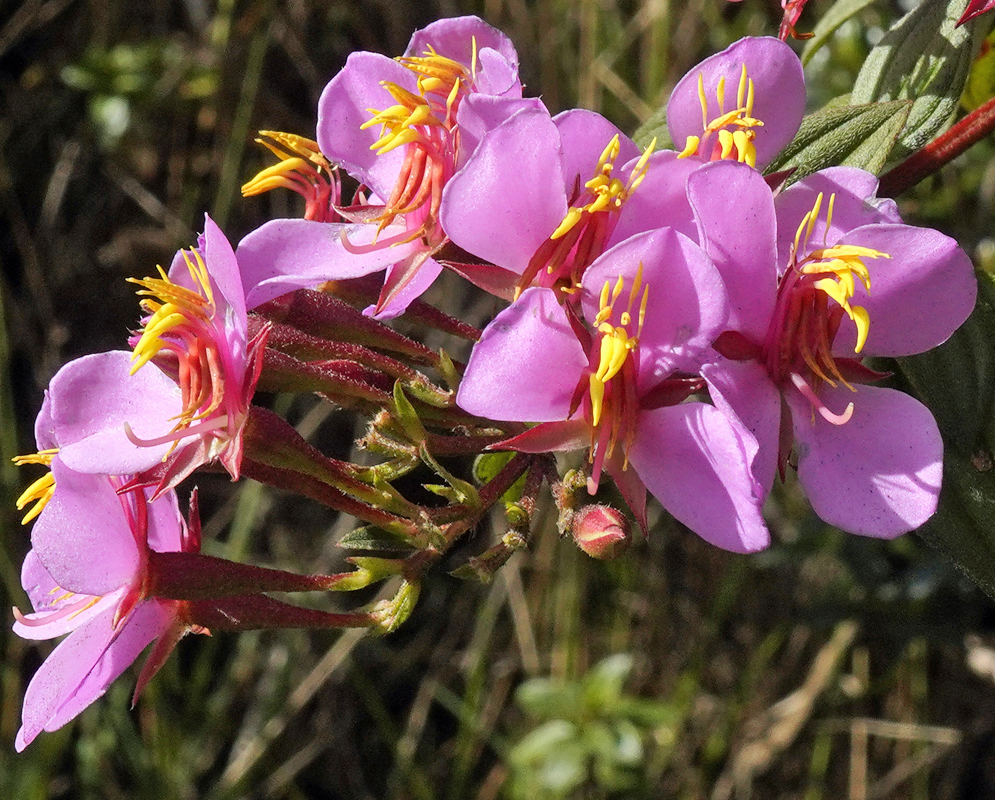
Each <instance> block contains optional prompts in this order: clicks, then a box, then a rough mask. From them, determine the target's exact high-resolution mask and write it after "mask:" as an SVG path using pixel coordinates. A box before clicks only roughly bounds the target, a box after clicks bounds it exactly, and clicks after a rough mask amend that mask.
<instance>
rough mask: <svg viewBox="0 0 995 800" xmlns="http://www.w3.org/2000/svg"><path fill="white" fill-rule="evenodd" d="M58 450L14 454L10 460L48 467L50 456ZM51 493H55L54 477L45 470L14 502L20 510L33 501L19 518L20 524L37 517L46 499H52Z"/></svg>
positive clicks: (16, 462) (18, 464)
mask: <svg viewBox="0 0 995 800" xmlns="http://www.w3.org/2000/svg"><path fill="white" fill-rule="evenodd" d="M58 452H59V450H58V448H54V449H51V450H41V451H39V452H37V453H31V454H30V455H25V456H15V457H14V458H13V459H11V460H12V461H13V462H14V463H15V464H17V466H19V467H21V466H24V465H25V464H42V465H44V466H47V467H50V466H51V465H52V457H53V456H54V455H55V454H56V453H58ZM53 494H55V478H54V477H53V475H52V473H51V472H46V473H45V474H44V475H42V476H41V477H40V478H38V480H36V481H34V482H33V483H32V484H31V485H30V486H29V487H28V488H27V489H25V490H24V491H23V492H22V493H21V496H20V497H18V498H17V500H16V501H15V503H14V505H15V506H16V507H17V510H18V511H22V510H23V509H24V507H25V506H27V505H28V504H29V503H34V505H33V506H32V507H31V508H30V509H29V510H28V512H27V513H26V514H25V515H24V517H23V518H22V519H21V524H22V525H27V524H28V523H29V522H31V520H33V519H34V518H35V517H37V516H38V515H39V514H40V513H41V512H42V511H43V510H44V508H45V506H46V505H48V501H49V500H51V499H52V495H53Z"/></svg>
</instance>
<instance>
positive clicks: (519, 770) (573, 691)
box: [508, 653, 680, 800]
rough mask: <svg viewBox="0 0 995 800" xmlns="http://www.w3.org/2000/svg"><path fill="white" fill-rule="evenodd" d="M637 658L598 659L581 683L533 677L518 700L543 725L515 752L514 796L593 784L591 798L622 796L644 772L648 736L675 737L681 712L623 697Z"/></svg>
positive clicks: (544, 798)
mask: <svg viewBox="0 0 995 800" xmlns="http://www.w3.org/2000/svg"><path fill="white" fill-rule="evenodd" d="M632 665H633V659H632V656H631V655H628V654H624V653H620V654H617V655H614V656H609V657H608V658H605V659H604V660H602V661H600V662H599V663H598V664H596V665H595V666H594V667H593V668H591V670H590V671H589V672H588V673H587V674H586V675H585V676H584V677H582V678H581V679H580V680H577V681H569V682H558V681H554V680H551V679H549V678H533V679H532V680H529V681H526V682H525V683H523V684H522V685H521V686H520V687H519V688H518V691H517V692H516V693H515V699H516V700H517V702H518V705H519V706H520V707H521V708H522V709H523V710H524V711H525V712H526V713H527V714H528V715H529V716H530V717H533V718H534V719H536V720H537V721H538V722H539V724H538V726H537V727H535V728H533V729H532V730H531V731H529V733H527V734H526V735H525V736H523V737H522V738H521V739H520V740H519V741H518V743H517V744H515V746H514V747H513V748H512V749H511V752H510V753H509V755H508V763H509V766H510V767H511V770H512V781H511V784H510V786H509V796H510V797H511V798H515V800H518V799H519V798H520V799H521V800H558V799H559V798H567V797H572V796H576V794H575V793H576V792H578V791H579V790H581V788H582V787H586V789H587V791H588V792H590V793H589V794H585V795H584V796H590V797H608V796H612V795H615V796H618V795H619V793H621V792H629V791H631V790H633V789H634V788H635V787H637V786H638V785H639V784H640V782H641V779H643V777H644V774H643V773H644V770H645V766H644V764H645V760H646V748H645V744H644V743H645V741H646V739H647V737H648V735H649V734H650V733H651V732H652V733H656V734H657V735H659V734H660V733H661V732H666V733H667V738H668V739H669V738H672V736H673V732H674V728H675V727H676V725H677V723H678V722H679V719H680V715H679V713H678V711H677V710H676V708H675V707H674V706H672V705H669V704H666V703H658V702H655V701H652V700H643V699H640V698H636V697H629V696H627V695H625V694H623V688H624V684H625V681H626V678H628V676H629V673H630V672H631V671H632Z"/></svg>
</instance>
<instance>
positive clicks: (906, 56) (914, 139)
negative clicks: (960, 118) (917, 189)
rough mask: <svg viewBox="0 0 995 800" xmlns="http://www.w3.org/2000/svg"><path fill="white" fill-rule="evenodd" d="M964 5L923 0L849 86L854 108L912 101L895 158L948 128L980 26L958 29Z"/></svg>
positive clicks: (889, 34) (888, 35)
mask: <svg viewBox="0 0 995 800" xmlns="http://www.w3.org/2000/svg"><path fill="white" fill-rule="evenodd" d="M966 7H967V0H949V2H946V3H944V2H943V0H927V1H926V2H922V3H920V4H919V5H918V6H916V8H914V9H912V11H910V12H909V13H908V14H906V15H905V16H904V17H903V18H902V19H900V20H899V21H898V22H897V23H896V24H895V25H894V26H893V27H892V28H891V30H889V31H888V32H887V33H886V34H885V35H884V36H883V37H882V38H881V41H880V42H878V44H877V45H875V46H874V48H873V49H872V50H871V52H870V53H869V54H868V56H867V59H866V60H865V61H864V65H863V66H862V67H861V69H860V73H859V74H858V75H857V79H856V81H855V82H854V85H853V92H852V94H851V97H850V101H851V102H852V103H854V104H855V105H856V104H862V103H873V102H877V101H884V100H912V101H913V103H912V110H911V112H910V113H909V118H908V121H907V122H906V125H905V129H904V130H903V131H902V133H901V135H900V136H899V138H898V142H897V145H896V147H895V151H894V153H893V154H892V156H893V157H894V158H902V157H904V156H906V155H908V154H909V153H911V152H913V151H915V150H918V149H919V148H920V147H923V146H924V145H925V144H927V143H928V142H930V141H931V140H932V139H933V138H934V137H936V135H937V134H939V133H941V132H943V131H944V130H945V129H946V128H948V127H949V126H950V123H951V122H952V121H953V117H954V114H956V112H957V107H958V104H959V102H960V97H961V94H962V93H963V91H964V85H965V83H966V82H967V76H968V73H969V71H970V69H971V64H972V62H973V61H974V54H975V53H976V52H977V49H978V46H979V45H980V43H981V40H982V39H983V38H984V26H978V25H962V26H960V27H957V20H958V19H960V17H961V15H962V14H963V13H964V9H965V8H966Z"/></svg>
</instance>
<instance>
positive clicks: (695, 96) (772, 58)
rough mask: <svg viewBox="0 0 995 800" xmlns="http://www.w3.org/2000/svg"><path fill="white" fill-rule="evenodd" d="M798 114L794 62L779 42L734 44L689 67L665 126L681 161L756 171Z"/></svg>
mask: <svg viewBox="0 0 995 800" xmlns="http://www.w3.org/2000/svg"><path fill="white" fill-rule="evenodd" d="M804 113H805V76H804V74H803V72H802V65H801V61H800V60H799V59H798V56H797V55H795V53H794V51H793V50H792V49H791V48H790V47H788V46H787V45H786V44H784V42H781V41H778V40H777V39H773V38H769V37H761V38H752V37H748V38H745V39H740V40H739V41H738V42H736V43H735V44H733V45H731V46H730V47H727V48H726V49H725V50H723V51H722V52H721V53H717V54H716V55H714V56H710V57H709V58H706V59H705V60H704V61H702V62H701V63H700V64H699V65H698V66H696V67H694V68H693V69H691V70H690V71H689V72H688V73H687V74H686V75H685V76H684V77H683V78H681V80H680V81H679V82H678V84H677V85H676V86H675V87H674V91H673V92H672V93H671V95H670V100H669V102H668V103H667V127H668V128H669V129H670V135H671V138H672V139H673V141H674V142H675V144H676V145H677V147H682V148H683V150H682V152H681V157H682V158H687V157H692V156H693V157H694V158H696V159H701V160H705V161H715V160H718V159H723V160H733V161H739V162H742V163H745V164H749V165H750V166H751V167H755V168H757V169H763V168H764V167H765V166H766V165H767V164H768V163H770V161H771V159H773V158H774V156H775V155H777V154H778V153H779V152H780V151H781V150H783V149H784V147H785V145H787V144H788V142H790V141H791V139H792V137H794V135H795V132H796V131H797V130H798V126H799V125H800V124H801V121H802V116H803V115H804Z"/></svg>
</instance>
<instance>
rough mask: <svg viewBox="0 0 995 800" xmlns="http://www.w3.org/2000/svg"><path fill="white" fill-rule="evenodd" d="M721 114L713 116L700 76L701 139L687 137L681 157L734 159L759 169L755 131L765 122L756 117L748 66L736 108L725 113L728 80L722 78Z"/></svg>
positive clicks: (717, 92) (717, 89) (718, 98)
mask: <svg viewBox="0 0 995 800" xmlns="http://www.w3.org/2000/svg"><path fill="white" fill-rule="evenodd" d="M715 99H716V101H717V105H718V114H716V115H715V116H710V112H709V108H708V106H709V103H708V97H707V96H706V94H705V79H704V76H703V75H702V73H698V101H699V102H700V103H701V126H702V129H703V133H702V135H701V136H688V138H687V143H686V144H685V146H684V150H683V151H681V153H680V155H678V158H687V157H688V156H701V157H702V158H707V159H708V160H709V161H718V160H720V159H722V160H732V161H739V162H740V163H743V164H749V165H750V166H751V167H754V168H755V167H756V166H757V148H756V147H755V146H754V144H753V140H754V139H756V136H757V133H756V131H755V130H754V128H760V127H763V122H761V121H760V120H759V119H755V118H754V116H753V80H752V79H751V78H749V77H748V76H747V74H746V64H743V70H742V72H741V73H740V76H739V87H738V89H737V90H736V106H735V107H734V108H732V109H730V110H728V111H727V110H726V107H725V102H726V79H725V76H724V75H723V76H722V77H721V78H719V83H718V86H716V87H715ZM713 140H714V141H713Z"/></svg>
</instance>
